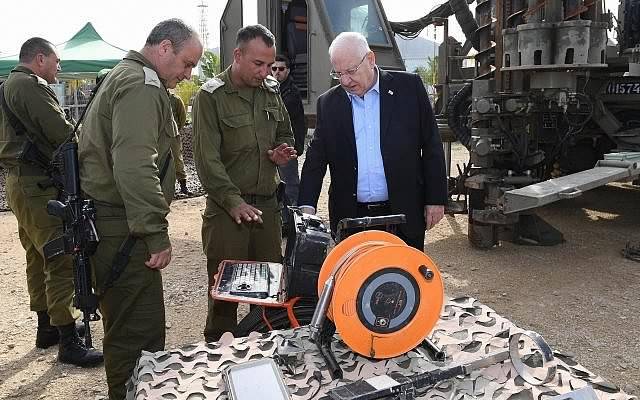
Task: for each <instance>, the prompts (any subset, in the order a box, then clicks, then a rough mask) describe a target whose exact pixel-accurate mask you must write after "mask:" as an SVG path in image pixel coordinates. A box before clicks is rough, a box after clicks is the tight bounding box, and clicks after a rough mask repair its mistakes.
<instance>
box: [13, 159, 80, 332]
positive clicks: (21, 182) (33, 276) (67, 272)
mask: <svg viewBox="0 0 640 400" xmlns="http://www.w3.org/2000/svg"><path fill="white" fill-rule="evenodd" d="M21 169H22V167H16V168H13V169H11V170H10V171H9V174H8V175H7V181H6V192H7V201H8V204H9V207H10V208H11V210H12V211H13V213H14V215H15V216H16V219H17V220H18V236H19V237H20V243H21V244H22V247H23V248H24V250H25V252H26V261H27V270H26V273H27V290H28V291H29V306H30V309H31V311H36V312H37V311H47V312H48V313H49V317H50V318H51V324H52V325H54V326H63V325H69V324H70V323H72V322H73V321H74V320H75V319H76V318H78V316H79V315H80V314H79V312H78V310H76V309H75V308H74V307H73V306H72V301H73V258H72V257H71V256H70V255H61V256H57V257H56V258H54V259H53V260H49V261H47V260H46V258H45V256H44V253H43V247H44V245H45V244H47V242H49V241H51V240H53V239H56V238H58V237H60V236H62V220H61V219H60V218H58V217H54V216H51V215H49V214H47V202H48V201H49V200H55V199H56V197H57V194H58V191H57V190H56V189H55V188H53V187H50V188H48V189H45V190H43V189H41V188H40V187H39V186H38V183H39V182H43V181H45V180H46V179H47V177H46V176H44V175H39V176H38V175H31V174H29V173H27V174H24V173H22V172H21ZM25 169H26V170H28V169H27V168H25Z"/></svg>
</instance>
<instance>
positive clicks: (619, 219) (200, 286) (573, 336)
mask: <svg viewBox="0 0 640 400" xmlns="http://www.w3.org/2000/svg"><path fill="white" fill-rule="evenodd" d="M454 159H456V160H464V159H465V152H464V150H463V149H461V148H460V147H458V146H456V147H455V148H454ZM327 184H328V179H327V180H326V182H325V190H324V191H323V193H326V185H327ZM638 204H640V190H639V189H638V188H637V187H632V186H631V185H628V184H612V185H607V186H605V187H603V188H600V189H596V190H593V191H591V192H587V193H585V194H584V195H583V196H581V197H579V198H576V199H572V200H566V201H563V202H559V203H556V204H552V205H549V206H547V207H544V208H542V209H541V210H540V215H541V216H543V217H544V218H545V219H546V220H547V221H549V222H550V223H552V224H553V225H554V226H556V227H557V228H559V229H560V230H561V231H562V232H563V233H564V234H565V238H566V242H565V243H563V244H561V245H558V246H554V247H523V246H516V245H513V244H510V243H504V244H502V246H500V247H497V248H495V249H492V250H489V251H479V250H475V249H473V248H471V246H470V245H469V243H468V241H467V238H466V232H467V216H466V215H456V216H448V217H446V218H445V219H444V220H443V221H442V222H441V223H440V224H438V225H437V226H436V227H435V228H434V229H433V230H431V231H430V232H429V233H428V235H427V246H426V252H427V254H428V255H429V256H430V257H431V258H432V259H433V260H434V261H435V263H436V264H437V265H438V266H439V268H440V270H441V272H442V274H443V276H444V278H445V292H446V294H447V295H448V296H459V295H470V296H473V297H476V298H478V299H479V300H480V301H482V302H483V303H485V304H487V305H488V306H490V307H492V308H493V309H495V310H496V311H497V312H498V313H499V314H501V315H503V316H505V317H507V318H509V319H510V320H512V321H513V322H514V323H516V324H517V325H518V326H520V327H522V328H527V329H532V330H535V331H537V332H539V333H540V334H542V335H543V336H544V337H545V339H547V341H548V342H549V343H550V344H551V345H552V347H553V348H555V349H557V350H562V351H565V352H568V353H570V354H573V355H575V358H576V359H577V361H578V362H580V363H581V364H583V365H584V366H585V367H586V368H588V369H589V370H591V371H593V372H594V373H596V374H598V375H601V376H603V377H605V378H607V379H608V380H610V381H611V382H613V383H614V384H617V385H619V386H621V387H622V388H623V389H624V390H625V391H626V392H628V393H630V394H635V395H639V394H640V342H639V341H638V337H640V313H638V312H637V309H638V308H637V307H638V304H639V303H640V264H638V263H636V262H633V261H630V260H627V259H625V258H623V257H622V256H621V255H620V250H621V249H622V248H623V247H624V245H625V243H626V242H627V241H628V240H631V239H633V240H636V241H637V240H639V239H640V235H639V234H638V226H639V225H640V213H638V211H637V208H638ZM204 205H205V201H204V198H203V197H196V198H192V199H178V200H177V201H175V202H174V203H173V204H172V206H171V213H170V214H169V223H170V236H171V241H172V244H173V249H174V258H173V261H172V263H171V265H170V266H169V267H168V268H167V269H166V270H164V271H163V279H164V287H165V303H166V310H167V348H175V347H178V346H182V345H185V344H188V343H194V342H197V341H200V340H202V334H201V332H202V328H203V324H204V318H205V315H206V288H207V282H206V264H205V257H204V255H203V254H202V245H201V239H200V227H201V217H200V215H201V212H202V211H203V209H204ZM320 205H321V206H320V210H319V213H320V215H321V216H325V217H326V215H327V210H326V198H325V197H323V198H321V199H320ZM24 268H25V267H24V251H23V250H22V247H21V246H20V242H19V240H18V238H17V224H16V220H15V218H14V217H13V215H12V214H11V213H8V212H5V213H0V398H2V399H5V398H7V399H25V400H27V399H28V400H32V399H56V400H58V399H60V400H73V399H93V400H96V399H103V398H104V396H105V395H106V379H105V376H104V370H103V369H102V368H96V369H88V370H84V369H79V368H73V367H69V366H65V365H60V364H57V363H56V361H55V358H56V353H57V348H56V347H52V348H51V349H48V350H38V349H35V348H34V345H33V344H34V343H33V340H34V339H33V338H34V332H35V326H36V320H35V315H34V314H33V313H31V312H30V311H29V306H28V295H27V292H26V284H25V272H24ZM93 327H94V337H95V345H96V347H98V348H100V347H101V346H102V342H101V339H102V327H101V324H100V323H97V324H93Z"/></svg>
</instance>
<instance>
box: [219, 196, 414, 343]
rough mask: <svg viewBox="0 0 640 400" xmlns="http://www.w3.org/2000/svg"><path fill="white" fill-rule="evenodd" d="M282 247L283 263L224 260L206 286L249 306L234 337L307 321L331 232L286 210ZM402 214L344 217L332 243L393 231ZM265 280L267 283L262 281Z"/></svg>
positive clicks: (299, 213) (316, 220) (315, 219)
mask: <svg viewBox="0 0 640 400" xmlns="http://www.w3.org/2000/svg"><path fill="white" fill-rule="evenodd" d="M289 210H290V212H289V223H288V224H287V225H288V228H289V230H288V234H287V243H286V246H285V251H284V257H283V262H282V263H267V262H261V261H245V260H223V261H222V262H221V263H220V266H219V268H218V274H217V275H216V276H214V278H213V279H212V282H210V290H209V293H210V295H211V297H212V298H214V299H216V300H222V301H232V302H237V303H247V304H254V305H258V306H261V307H254V308H252V310H251V311H250V312H249V314H247V315H246V316H245V317H244V318H243V319H242V320H241V321H240V322H239V323H238V327H237V329H236V330H235V331H234V332H233V334H234V336H236V337H239V336H246V335H248V334H249V333H251V332H253V331H256V332H267V331H270V330H273V329H285V328H296V327H299V326H301V325H306V324H308V323H309V322H311V319H312V317H313V313H314V310H315V308H316V304H317V302H318V277H319V274H320V269H321V268H322V265H323V263H324V261H325V259H326V257H327V254H328V252H329V248H330V247H331V246H332V237H331V233H330V231H329V229H328V227H327V225H325V223H324V222H323V221H322V219H321V218H319V217H317V216H315V215H311V214H305V213H303V212H302V211H300V209H299V208H297V207H289ZM405 221H406V218H405V216H404V215H402V214H397V215H388V216H381V217H364V218H346V219H343V220H342V221H340V223H339V224H338V231H337V232H336V238H335V240H336V242H339V241H341V240H342V239H345V238H347V237H348V236H350V235H351V234H353V233H356V232H359V231H362V230H365V229H369V228H371V227H383V228H384V229H385V230H387V231H390V232H394V231H395V229H396V227H397V226H399V225H400V224H403V223H404V222H405ZM265 280H266V282H265Z"/></svg>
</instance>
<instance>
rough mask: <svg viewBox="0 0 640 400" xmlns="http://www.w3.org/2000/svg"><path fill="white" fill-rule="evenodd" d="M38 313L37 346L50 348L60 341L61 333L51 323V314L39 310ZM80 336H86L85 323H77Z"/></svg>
mask: <svg viewBox="0 0 640 400" xmlns="http://www.w3.org/2000/svg"><path fill="white" fill-rule="evenodd" d="M37 314H38V330H37V332H36V347H37V348H39V349H48V348H49V347H51V346H53V345H56V344H58V342H59V341H60V333H58V328H56V327H55V326H53V325H51V320H50V319H49V314H48V313H47V312H46V311H37ZM76 330H77V331H78V336H80V337H84V324H82V323H76Z"/></svg>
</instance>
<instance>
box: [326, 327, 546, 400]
mask: <svg viewBox="0 0 640 400" xmlns="http://www.w3.org/2000/svg"><path fill="white" fill-rule="evenodd" d="M526 338H528V339H526ZM525 339H526V340H525ZM521 350H525V351H524V353H521ZM507 360H510V361H511V364H512V365H513V368H514V369H515V371H516V373H517V374H518V375H519V376H520V377H521V378H522V379H523V380H524V381H526V382H527V383H530V384H531V385H536V386H537V385H543V384H545V383H547V382H550V381H551V380H553V378H555V376H556V362H555V359H554V357H553V351H552V350H551V348H550V347H549V345H548V344H547V342H546V341H545V340H544V338H543V337H542V336H540V335H539V334H537V333H536V332H532V331H524V332H519V333H515V334H512V335H511V336H510V337H509V349H508V350H503V351H496V352H494V353H491V354H489V355H487V356H485V357H483V358H480V359H478V360H475V361H472V362H469V363H466V364H464V363H458V364H454V365H451V366H449V367H444V368H437V369H435V370H432V371H429V372H423V373H420V374H416V375H411V376H405V375H402V374H400V373H397V372H392V373H390V374H388V375H380V376H376V377H373V378H369V379H365V380H359V381H355V382H351V383H348V384H346V385H343V386H338V387H336V388H333V389H331V390H329V398H330V399H332V400H376V399H401V400H413V399H415V398H416V397H417V393H418V392H419V391H422V390H426V389H429V388H432V387H434V386H435V385H437V384H438V383H440V382H442V381H444V380H447V379H451V378H455V377H456V376H465V375H468V374H469V373H470V372H472V371H475V370H478V369H481V368H486V367H489V366H491V365H494V364H498V363H501V362H504V361H507ZM538 372H542V373H538Z"/></svg>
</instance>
